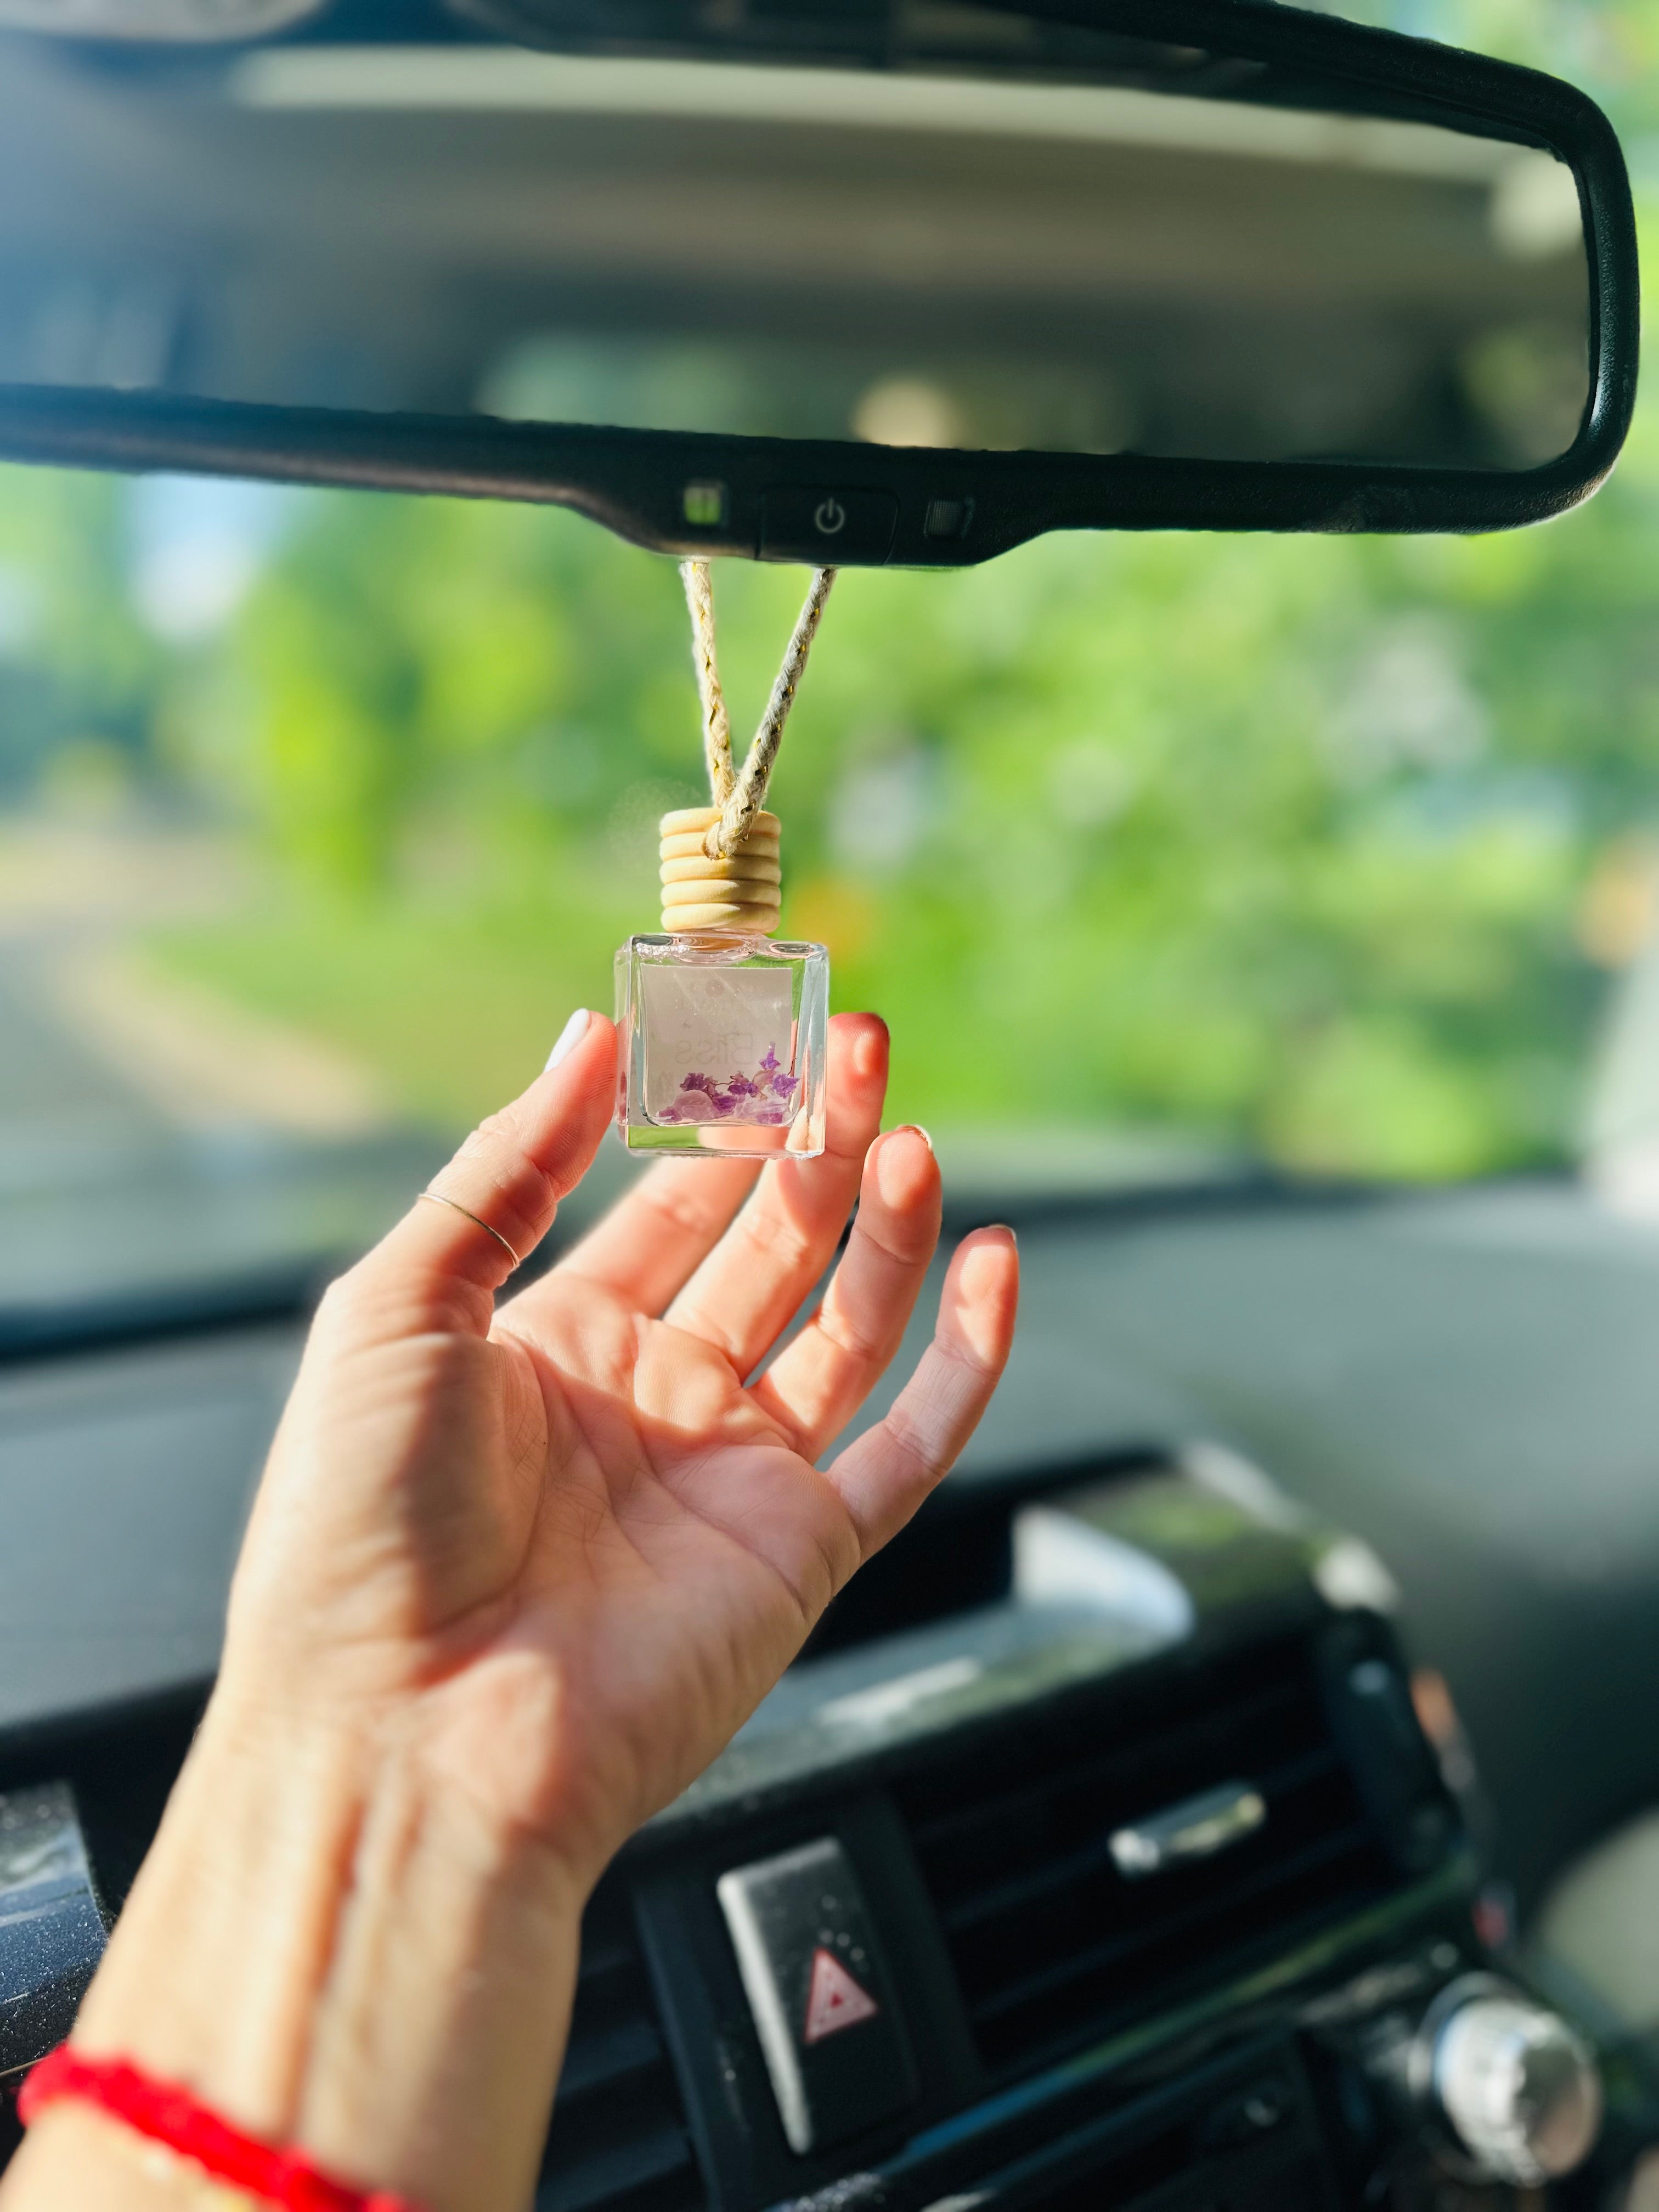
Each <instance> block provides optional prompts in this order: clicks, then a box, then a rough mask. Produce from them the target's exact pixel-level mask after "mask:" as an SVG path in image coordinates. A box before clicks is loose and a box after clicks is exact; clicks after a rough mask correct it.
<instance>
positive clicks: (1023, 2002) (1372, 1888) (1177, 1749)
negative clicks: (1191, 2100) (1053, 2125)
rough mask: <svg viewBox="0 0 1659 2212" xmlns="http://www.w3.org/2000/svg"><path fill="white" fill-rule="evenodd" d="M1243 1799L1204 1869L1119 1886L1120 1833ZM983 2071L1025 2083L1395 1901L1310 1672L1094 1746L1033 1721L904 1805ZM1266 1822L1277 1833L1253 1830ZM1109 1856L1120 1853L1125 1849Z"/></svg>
mask: <svg viewBox="0 0 1659 2212" xmlns="http://www.w3.org/2000/svg"><path fill="white" fill-rule="evenodd" d="M1235 1785H1237V1787H1238V1788H1239V1789H1240V1790H1241V1791H1242V1792H1248V1793H1249V1795H1250V1796H1253V1797H1254V1798H1258V1799H1260V1801H1261V1803H1260V1805H1254V1806H1252V1807H1251V1808H1250V1809H1251V1810H1252V1811H1253V1813H1254V1814H1255V1824H1254V1825H1253V1826H1247V1825H1243V1824H1241V1827H1240V1832H1238V1833H1237V1835H1234V1836H1229V1838H1228V1839H1227V1840H1226V1842H1225V1845H1224V1846H1222V1847H1219V1848H1216V1849H1214V1850H1212V1852H1211V1853H1210V1854H1209V1855H1208V1856H1200V1857H1192V1858H1190V1859H1188V1860H1185V1861H1182V1860H1179V1859H1177V1860H1176V1861H1175V1862H1174V1863H1170V1864H1168V1865H1165V1866H1164V1868H1163V1869H1162V1870H1160V1871H1157V1872H1155V1873H1149V1872H1147V1871H1146V1869H1144V1868H1143V1869H1136V1870H1135V1871H1137V1872H1139V1875H1140V1876H1141V1878H1138V1879H1137V1878H1133V1875H1132V1874H1131V1873H1126V1872H1125V1871H1124V1870H1123V1867H1122V1860H1123V1858H1124V1857H1128V1856H1129V1853H1128V1852H1127V1850H1126V1840H1125V1839H1126V1831H1130V1830H1136V1831H1137V1832H1139V1830H1138V1826H1137V1824H1146V1823H1152V1824H1154V1825H1155V1824H1156V1822H1157V1820H1158V1816H1159V1815H1161V1814H1165V1813H1167V1812H1168V1811H1169V1810H1170V1808H1176V1807H1180V1806H1183V1805H1185V1804H1187V1802H1188V1801H1189V1800H1194V1799H1203V1798H1205V1797H1206V1796H1216V1795H1218V1794H1225V1792H1226V1791H1227V1790H1229V1788H1230V1787H1232V1786H1235ZM900 1802H901V1805H902V1809H903V1811H904V1813H905V1815H906V1818H907V1820H908V1825H909V1828H910V1832H911V1836H912V1839H913V1841H914V1843H915V1848H916V1851H917V1855H918V1857H919V1859H920V1861H921V1869H922V1873H923V1875H924V1878H925V1880H926V1881H927V1885H928V1887H929V1889H930V1891H931V1893H932V1895H933V1900H934V1903H935V1905H937V1907H938V1910H939V1914H940V1917H941V1919H942V1921H943V1923H944V1928H945V1937H946V1941H947V1943H948V1945H949V1948H950V1951H951V1958H952V1960H953V1962H954V1965H955V1967H956V1972H957V1978H958V1980H959V1982H960V1984H961V1987H962V1992H963V2000H964V2002H965V2003H966V2006H967V2009H968V2015H969V2025H970V2027H971V2028H972V2031H973V2034H974V2037H975V2042H976V2044H977V2045H978V2048H979V2051H980V2054H981V2057H982V2058H983V2060H984V2062H985V2063H986V2064H987V2066H989V2067H991V2068H992V2069H1010V2070H1018V2069H1024V2068H1028V2067H1030V2065H1032V2064H1034V2063H1037V2062H1038V2061H1039V2060H1040V2059H1042V2058H1044V2057H1048V2056H1049V2055H1051V2054H1053V2055H1058V2054H1059V2053H1060V2051H1064V2050H1065V2049H1066V2048H1067V2047H1070V2046H1073V2045H1076V2044H1078V2043H1079V2042H1082V2041H1084V2040H1085V2039H1090V2038H1092V2037H1094V2036H1097V2035H1099V2034H1101V2033H1107V2032H1109V2031H1110V2030H1111V2029H1112V2028H1114V2027H1116V2026H1118V2025H1121V2023H1123V2022H1125V2021H1127V2020H1130V2019H1133V2018H1134V2017H1137V2016H1144V2015H1145V2014H1146V2012H1147V2011H1148V2010H1149V2009H1152V2008H1154V2007H1156V2008H1158V2009H1162V2008H1164V2007H1166V2006H1167V2005H1168V2004H1170V2002H1173V2001H1175V2000H1176V1999H1178V1998H1179V1997H1180V1996H1182V1995H1183V1994H1188V1993H1189V1992H1190V1991H1191V1990H1193V1989H1194V1987H1196V1986H1200V1985H1202V1984H1206V1983H1214V1982H1217V1981H1218V1980H1220V1979H1222V1978H1224V1976H1225V1974H1226V1973H1228V1972H1231V1971H1235V1970H1237V1968H1239V1967H1242V1966H1244V1965H1246V1964H1247V1963H1248V1962H1249V1960H1250V1959H1251V1958H1253V1957H1254V1956H1255V1955H1256V1954H1259V1953H1261V1952H1264V1951H1267V1952H1271V1951H1273V1950H1276V1949H1283V1948H1285V1943H1286V1942H1287V1940H1294V1939H1295V1937H1296V1936H1297V1934H1299V1933H1302V1932H1304V1931H1307V1930H1310V1929H1312V1928H1314V1927H1316V1926H1317V1925H1319V1924H1321V1923H1325V1922H1328V1921H1330V1920H1332V1919H1334V1918H1337V1917H1340V1916H1342V1915H1343V1914H1344V1913H1346V1912H1348V1911H1352V1910H1353V1909H1354V1908H1356V1907H1357V1906H1359V1905H1363V1904H1365V1903H1367V1902H1369V1901H1370V1900H1372V1899H1375V1898H1376V1897H1377V1896H1378V1895H1380V1894H1381V1893H1383V1891H1384V1890H1385V1889H1386V1888H1387V1887H1389V1884H1390V1881H1391V1879H1392V1875H1391V1868H1390V1863H1389V1859H1388V1858H1387V1857H1386V1856H1385V1854H1384V1852H1383V1850H1382V1848H1381V1847H1380V1845H1379V1844H1378V1842H1377V1839H1376V1837H1375V1835H1374V1834H1373V1832H1372V1830H1371V1827H1370V1824H1369V1822H1368V1820H1367V1819H1366V1816H1365V1814H1364V1810H1363V1808H1362V1806H1361V1803H1360V1801H1359V1798H1358V1795H1357V1793H1356V1791H1355V1789H1354V1786H1353V1784H1352V1779H1351V1778H1350V1775H1349V1772H1348V1770H1347V1767H1346V1764H1345V1763H1344V1761H1343V1759H1342V1758H1341V1755H1340V1753H1339V1751H1338V1749H1337V1747H1336V1744H1335V1742H1334V1741H1333V1738H1332V1734H1331V1729H1330V1724H1329V1721H1328V1717H1327V1713H1326V1708H1325V1704H1324V1700H1323V1699H1322V1695H1321V1692H1320V1687H1319V1683H1318V1680H1317V1678H1316V1674H1315V1668H1314V1659H1313V1654H1312V1652H1311V1650H1310V1648H1309V1647H1308V1645H1307V1644H1305V1643H1303V1642H1285V1643H1277V1644H1271V1645H1266V1646H1263V1647H1261V1648H1260V1649H1258V1650H1255V1651H1254V1652H1251V1653H1249V1654H1246V1655H1244V1656H1243V1657H1240V1658H1237V1659H1230V1660H1229V1661H1228V1662H1225V1666H1224V1667H1221V1668H1216V1669H1213V1670H1212V1669H1206V1670H1204V1671H1203V1672H1202V1673H1201V1674H1196V1675H1194V1676H1191V1677H1188V1678H1187V1679H1186V1680H1184V1681H1183V1682H1182V1684H1181V1685H1180V1686H1177V1687H1176V1689H1175V1690H1174V1692H1170V1689H1169V1687H1168V1686H1167V1684H1166V1685H1165V1686H1164V1690H1163V1692H1162V1694H1160V1695H1158V1696H1156V1697H1155V1698H1149V1699H1146V1701H1145V1702H1144V1703H1143V1704H1141V1705H1139V1706H1138V1707H1137V1708H1136V1709H1135V1710H1134V1711H1133V1712H1126V1711H1125V1709H1124V1707H1123V1706H1122V1705H1120V1704H1115V1705H1113V1707H1112V1708H1111V1711H1110V1717H1109V1720H1107V1719H1104V1718H1103V1724H1102V1725H1101V1726H1100V1727H1099V1728H1098V1729H1095V1730H1091V1729H1089V1727H1088V1725H1087V1723H1084V1724H1083V1725H1082V1726H1081V1727H1080V1726H1079V1722H1078V1719H1077V1717H1076V1709H1075V1707H1073V1708H1072V1710H1071V1712H1070V1714H1069V1716H1068V1717H1067V1718H1066V1720H1065V1722H1064V1723H1063V1725H1062V1724H1061V1723H1059V1722H1058V1721H1056V1722H1055V1723H1054V1724H1052V1725H1050V1726H1049V1727H1048V1728H1045V1727H1044V1726H1043V1724H1042V1722H1041V1721H1040V1720H1039V1719H1037V1718H1036V1717H1033V1716H1030V1715H1028V1716H1026V1717H1024V1718H1023V1719H1022V1722H1021V1724H1020V1727H1019V1728H1018V1729H1017V1730H1011V1731H1009V1732H1008V1733H1007V1734H1006V1735H1004V1736H1002V1737H1001V1738H1000V1740H999V1741H996V1742H994V1743H992V1744H982V1745H981V1747H979V1748H977V1749H976V1750H975V1753H973V1754H972V1755H971V1756H970V1757H969V1758H966V1759H962V1760H960V1761H958V1762H957V1763H954V1764H952V1765H949V1766H943V1765H941V1766H940V1767H939V1768H936V1769H934V1770H933V1771H932V1772H931V1773H928V1774H927V1775H917V1776H916V1777H915V1778H912V1779H911V1780H910V1781H909V1782H908V1783H907V1784H905V1785H904V1786H903V1787H902V1790H901V1791H900ZM1264 1810H1265V1815H1266V1817H1265V1819H1264V1818H1262V1817H1261V1814H1262V1812H1263V1811H1264ZM1114 1838H1116V1839H1117V1845H1118V1849H1117V1852H1116V1853H1115V1852H1114V1849H1113V1839H1114Z"/></svg>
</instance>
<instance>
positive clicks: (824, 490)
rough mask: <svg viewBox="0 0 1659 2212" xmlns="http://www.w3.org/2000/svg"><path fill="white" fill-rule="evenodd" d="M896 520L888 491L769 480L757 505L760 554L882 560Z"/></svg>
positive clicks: (797, 558)
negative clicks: (770, 486) (778, 482)
mask: <svg viewBox="0 0 1659 2212" xmlns="http://www.w3.org/2000/svg"><path fill="white" fill-rule="evenodd" d="M897 522H898V501H897V500H896V499H895V498H894V496H893V495H892V493H891V492H888V491H846V490H842V489H834V488H832V487H830V486H829V485H827V484H775V485H774V486H773V487H772V489H771V490H770V491H769V492H768V493H767V494H766V496H765V498H764V500H763V502H762V507H761V543H760V550H761V557H762V559H763V560H769V561H811V562H819V563H822V562H836V561H852V562H881V561H884V560H885V559H886V558H887V555H888V552H889V550H890V548H891V545H892V543H893V532H894V529H895V527H896V525H897Z"/></svg>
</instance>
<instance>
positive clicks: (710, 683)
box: [680, 561, 738, 806]
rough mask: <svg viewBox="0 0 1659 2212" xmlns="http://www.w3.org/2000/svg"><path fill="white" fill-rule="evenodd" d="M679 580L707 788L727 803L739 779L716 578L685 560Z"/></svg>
mask: <svg viewBox="0 0 1659 2212" xmlns="http://www.w3.org/2000/svg"><path fill="white" fill-rule="evenodd" d="M680 581H681V582H682V583H683V584H684V586H685V604H686V605H687V607H688V608H689V609H690V614H691V651H692V655H693V658H694V659H695V660H696V667H697V696H698V698H699V699H700V700H701V701H702V755H703V758H704V760H705V761H706V762H707V763H708V788H709V789H710V791H711V792H713V793H714V804H715V805H716V806H724V805H725V804H726V800H727V799H730V797H731V796H732V786H733V785H734V784H735V783H736V781H737V780H738V775H737V770H736V769H735V768H733V766H732V718H731V716H730V715H729V714H727V713H726V695H725V693H724V692H723V691H722V690H720V664H719V662H718V661H717V660H716V659H715V657H714V576H713V574H711V573H710V570H709V567H708V562H707V561H682V562H680Z"/></svg>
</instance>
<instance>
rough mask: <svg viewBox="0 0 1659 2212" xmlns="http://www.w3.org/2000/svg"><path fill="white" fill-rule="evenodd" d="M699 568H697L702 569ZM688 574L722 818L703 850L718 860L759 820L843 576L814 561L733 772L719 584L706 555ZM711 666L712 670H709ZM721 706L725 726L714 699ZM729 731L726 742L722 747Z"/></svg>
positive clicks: (683, 569) (686, 568)
mask: <svg viewBox="0 0 1659 2212" xmlns="http://www.w3.org/2000/svg"><path fill="white" fill-rule="evenodd" d="M698 571H700V572H701V574H697V573H696V572H698ZM680 574H681V575H682V576H683V577H684V580H685V599H686V605H688V606H689V607H690V611H691V630H692V636H693V640H694V644H695V650H696V663H697V688H698V692H699V695H700V696H701V697H702V703H703V750H704V752H705V754H706V755H707V757H708V782H709V788H710V790H711V792H712V793H713V795H714V804H715V805H716V806H718V807H719V808H720V819H719V820H718V821H717V822H714V823H710V825H709V829H708V836H706V837H705V838H704V840H703V848H702V849H703V851H704V853H705V854H707V855H708V858H709V859H710V860H730V859H731V858H732V854H734V853H736V852H737V851H738V848H739V847H740V846H741V845H742V843H743V842H744V838H745V837H747V836H748V835H749V832H750V829H752V828H753V827H754V823H755V817H756V816H757V814H758V813H759V812H760V811H761V808H762V807H763V805H765V803H766V787H767V784H768V782H769V781H770V779H771V775H772V769H773V767H774V765H775V763H776V761H777V757H778V747H779V746H780V745H781V744H782V742H783V726H784V724H785V722H786V721H787V720H788V719H789V709H790V708H792V707H793V705H794V703H795V693H796V691H797V690H798V689H799V684H800V679H801V674H802V671H804V670H805V666H806V656H807V654H808V653H811V650H812V640H813V639H814V638H815V637H816V636H817V630H818V623H820V621H821V620H822V619H823V606H824V602H825V600H826V599H828V598H829V590H830V586H832V585H833V584H834V582H835V580H836V571H835V570H834V569H833V568H815V569H814V570H813V571H812V581H811V584H810V585H809V586H808V587H807V592H806V598H805V601H804V602H803V604H802V606H801V611H800V613H799V616H798V617H796V620H795V629H794V635H793V636H792V637H791V639H790V641H789V645H788V649H787V652H786V653H785V654H784V656H783V665H782V666H781V668H780V669H779V670H778V675H777V681H776V683H775V684H773V686H772V696H771V698H770V699H769V701H768V702H767V707H766V712H765V713H764V714H763V715H762V716H761V720H760V726H759V728H758V729H757V731H756V732H755V735H754V739H753V742H752V743H751V744H750V748H749V752H748V757H747V758H746V759H745V760H744V764H743V772H742V774H741V775H738V776H737V777H736V778H735V780H733V781H725V783H724V787H722V781H723V778H725V779H730V778H731V777H732V731H731V724H730V721H729V720H728V719H727V717H726V702H725V699H724V697H723V696H721V694H720V676H719V673H718V671H717V669H716V667H715V662H714V585H713V581H712V580H711V578H710V576H709V573H708V562H706V561H686V562H682V563H681V566H680ZM705 671H707V675H706V677H705ZM711 698H712V699H713V700H714V702H715V706H716V708H718V726H717V721H716V716H715V713H714V709H712V708H711V706H710V703H709V702H710V700H711ZM721 733H723V738H724V746H725V750H724V754H723V755H722V754H721V752H720V750H719V745H720V737H721Z"/></svg>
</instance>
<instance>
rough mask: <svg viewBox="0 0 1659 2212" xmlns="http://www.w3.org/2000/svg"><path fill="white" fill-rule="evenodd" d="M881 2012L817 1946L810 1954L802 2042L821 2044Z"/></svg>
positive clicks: (830, 1954)
mask: <svg viewBox="0 0 1659 2212" xmlns="http://www.w3.org/2000/svg"><path fill="white" fill-rule="evenodd" d="M880 2010H881V2007H880V2006H879V2005H878V2003H877V2002H876V2001H875V1999H874V1998H873V1997H872V1996H871V1994H870V1992H869V1990H866V1989H860V1986H859V1984H857V1983H856V1982H855V1981H854V1979H853V1977H852V1976H851V1975H850V1974H849V1973H848V1971H847V1969H846V1967H845V1966H842V1963H841V1960H839V1959H838V1958H836V1954H835V1953H834V1952H833V1951H826V1950H825V1949H824V1948H823V1944H822V1943H820V1944H819V1946H818V1948H817V1950H816V1951H814V1952H813V1954H812V1979H811V1985H810V1986H809V1988H808V1990H807V1992H806V2026H805V2030H804V2031H803V2033H802V2036H801V2040H802V2042H804V2043H822V2042H823V2039H824V2037H825V2036H826V2035H833V2034H835V2033H836V2029H837V2028H842V2027H857V2026H858V2024H859V2022H860V2021H861V2020H873V2019H874V2018H875V2016H876V2015H877V2014H878V2012H879V2011H880Z"/></svg>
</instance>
